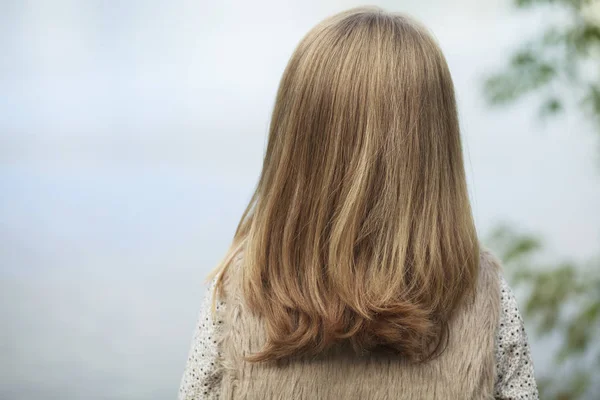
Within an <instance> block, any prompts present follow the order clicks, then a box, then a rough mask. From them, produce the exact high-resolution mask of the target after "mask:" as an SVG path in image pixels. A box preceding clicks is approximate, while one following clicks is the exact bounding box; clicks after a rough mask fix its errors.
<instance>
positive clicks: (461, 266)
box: [213, 8, 479, 361]
mask: <svg viewBox="0 0 600 400" xmlns="http://www.w3.org/2000/svg"><path fill="white" fill-rule="evenodd" d="M242 253H243V257H240V259H241V261H240V262H241V273H242V275H241V277H242V288H243V293H244V300H245V302H246V304H247V306H248V308H249V309H250V310H251V311H252V312H254V313H255V314H256V315H259V316H260V317H261V318H262V320H263V321H264V325H265V330H266V335H267V338H268V340H267V343H266V344H265V347H264V349H263V350H262V351H261V352H259V353H256V354H252V355H249V356H247V359H248V360H249V361H266V360H277V359H282V358H287V357H292V356H300V355H315V354H318V353H320V352H322V351H325V350H326V349H328V348H330V347H331V346H332V345H334V344H341V343H346V344H348V343H349V344H351V345H352V347H353V348H354V349H355V350H356V351H357V352H365V351H370V350H376V349H379V348H386V349H389V350H391V351H394V352H397V353H399V354H400V355H402V356H404V357H406V358H407V359H410V360H412V361H425V360H428V359H430V358H432V357H434V356H435V355H438V354H440V353H441V352H443V350H444V343H445V342H446V341H447V335H448V320H449V318H450V317H451V314H452V312H453V310H455V309H456V308H457V306H458V305H459V304H460V303H461V301H462V300H463V299H465V297H466V296H467V295H469V294H472V293H473V291H474V287H475V283H476V281H477V276H478V270H479V245H478V240H477V235H476V231H475V227H474V223H473V218H472V215H471V208H470V205H469V199H468V193H467V187H466V179H465V172H464V166H463V156H462V148H461V141H460V131H459V123H458V117H457V110H456V104H455V98H454V88H453V83H452V78H451V76H450V72H449V70H448V66H447V64H446V61H445V58H444V56H443V54H442V52H441V50H440V48H439V47H438V45H437V44H436V42H435V41H434V39H433V38H432V37H431V35H430V34H429V33H428V32H427V30H426V29H425V28H424V27H422V26H421V25H419V24H418V23H416V22H415V21H413V20H412V19H410V18H408V17H406V16H404V15H399V14H391V13H387V12H385V11H383V10H380V9H378V8H358V9H352V10H349V11H346V12H343V13H340V14H337V15H335V16H332V17H330V18H328V19H326V20H324V21H323V22H321V23H320V24H318V25H317V26H316V27H315V28H313V29H312V30H311V31H310V32H309V33H308V34H307V35H306V36H305V37H304V39H303V40H302V41H301V42H300V44H299V45H298V47H297V48H296V50H295V52H294V54H293V55H292V57H291V59H290V61H289V63H288V65H287V67H286V69H285V72H284V74H283V77H282V79H281V83H280V86H279V91H278V93H277V99H276V102H275V107H274V111H273V115H272V120H271V125H270V130H269V140H268V145H267V149H266V154H265V158H264V164H263V169H262V173H261V176H260V180H259V182H258V185H257V187H256V191H255V193H254V195H253V196H252V199H251V201H250V204H249V205H248V207H247V209H246V211H245V212H244V214H243V216H242V219H241V221H240V223H239V226H238V228H237V231H236V233H235V236H234V239H233V243H232V245H231V248H230V249H229V252H228V254H227V256H226V257H225V259H224V261H223V262H222V263H221V264H220V265H219V266H218V267H217V269H216V270H215V271H214V274H215V275H217V276H218V279H217V291H216V294H217V295H220V294H224V293H221V292H220V291H222V290H223V281H224V277H225V275H226V273H227V271H228V270H229V269H230V267H231V265H232V264H233V263H234V260H235V259H236V256H238V255H241V254H242ZM213 276H214V275H213Z"/></svg>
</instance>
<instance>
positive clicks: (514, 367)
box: [495, 276, 539, 400]
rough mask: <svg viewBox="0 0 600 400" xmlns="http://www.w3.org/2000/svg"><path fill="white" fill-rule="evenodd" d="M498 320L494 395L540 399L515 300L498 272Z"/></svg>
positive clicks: (521, 320)
mask: <svg viewBox="0 0 600 400" xmlns="http://www.w3.org/2000/svg"><path fill="white" fill-rule="evenodd" d="M500 300H501V302H500V303H501V307H502V309H501V310H500V322H499V324H498V331H497V333H496V385H495V397H496V399H500V400H504V399H506V400H508V399H511V400H513V399H515V400H516V399H534V400H537V399H539V394H538V389H537V385H536V383H535V378H534V374H533V362H532V360H531V353H530V351H529V343H528V340H527V333H526V332H525V326H524V324H523V319H522V318H521V314H520V313H519V308H518V306H517V300H516V298H515V295H514V293H513V292H512V290H511V289H510V287H509V286H508V283H507V282H506V280H505V279H504V277H502V276H500Z"/></svg>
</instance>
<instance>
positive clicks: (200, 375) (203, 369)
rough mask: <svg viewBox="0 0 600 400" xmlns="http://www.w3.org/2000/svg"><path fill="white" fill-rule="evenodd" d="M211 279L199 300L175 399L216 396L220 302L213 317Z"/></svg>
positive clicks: (220, 328) (213, 283) (221, 304)
mask: <svg viewBox="0 0 600 400" xmlns="http://www.w3.org/2000/svg"><path fill="white" fill-rule="evenodd" d="M214 287H215V281H214V280H213V281H212V282H211V284H210V285H209V287H208V289H207V290H206V293H205V294H204V298H203V301H202V307H201V308H200V315H199V317H198V323H197V325H196V329H195V331H194V337H193V339H192V345H191V348H190V350H189V354H188V359H187V363H186V366H185V370H184V373H183V378H182V379H181V385H180V387H179V397H178V399H179V400H204V399H218V398H219V396H218V392H219V385H220V381H221V372H220V370H219V368H218V364H217V358H218V355H219V354H218V351H219V350H218V347H217V342H216V338H217V336H218V335H219V334H220V331H221V330H222V325H223V323H222V322H223V321H222V320H220V319H219V318H220V317H219V316H220V315H222V310H223V308H224V305H223V303H221V302H218V303H217V306H216V311H217V313H216V317H215V316H213V314H212V312H211V311H212V293H213V291H214Z"/></svg>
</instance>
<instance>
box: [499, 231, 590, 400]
mask: <svg viewBox="0 0 600 400" xmlns="http://www.w3.org/2000/svg"><path fill="white" fill-rule="evenodd" d="M487 242H488V245H489V246H490V247H491V248H493V249H494V250H495V251H496V252H497V253H498V256H499V257H500V258H501V259H502V260H503V262H504V267H505V272H506V274H507V276H508V279H509V280H510V281H511V283H512V284H513V285H514V286H515V288H516V289H520V288H521V287H522V288H523V289H524V290H526V291H527V294H528V296H527V299H526V301H525V303H524V307H523V314H524V316H525V318H526V320H527V322H528V323H530V324H533V326H534V327H535V333H536V335H537V336H538V337H540V338H541V337H544V336H553V338H554V339H557V340H558V341H559V347H558V349H557V351H556V353H555V355H554V362H555V363H556V366H555V367H554V368H551V369H550V376H542V377H538V384H539V386H540V391H541V393H540V395H541V398H542V399H557V400H559V399H560V400H563V399H565V400H566V399H584V398H590V399H592V398H593V399H596V398H598V397H590V396H591V393H592V392H593V393H595V394H596V395H597V393H598V392H597V390H598V389H600V388H599V387H593V383H594V378H595V379H596V381H595V384H596V386H598V384H599V383H600V382H598V377H599V376H600V375H599V372H600V343H598V339H600V260H593V261H592V262H590V263H589V265H575V264H573V263H570V262H559V263H552V264H547V263H543V262H540V261H539V260H538V258H539V257H537V256H539V254H541V252H542V251H543V250H544V247H543V245H542V243H541V241H540V240H539V239H538V238H537V237H535V236H532V235H528V234H523V233H519V232H517V231H515V230H513V229H511V228H510V227H508V226H500V227H498V228H496V229H495V230H494V232H493V233H492V235H491V236H490V237H489V238H488V241H487ZM540 367H541V366H540ZM544 367H545V366H544ZM561 367H562V368H561ZM586 394H588V397H585V396H586Z"/></svg>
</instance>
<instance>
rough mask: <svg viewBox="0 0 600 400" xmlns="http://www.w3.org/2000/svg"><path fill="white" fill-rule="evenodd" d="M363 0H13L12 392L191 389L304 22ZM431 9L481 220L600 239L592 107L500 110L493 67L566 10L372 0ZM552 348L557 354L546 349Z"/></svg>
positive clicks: (4, 188)
mask: <svg viewBox="0 0 600 400" xmlns="http://www.w3.org/2000/svg"><path fill="white" fill-rule="evenodd" d="M360 4H362V3H361V2H355V1H342V0H338V1H331V0H330V1H324V0H319V1H316V0H315V1H275V0H273V1H264V0H260V1H241V0H239V1H235V2H233V1H204V0H195V1H180V0H178V1H154V0H152V1H149V0H145V1H141V0H140V1H99V0H94V1H92V0H87V1H80V0H70V1H68V0H54V1H41V0H40V1H12V2H11V1H0V55H1V57H0V243H1V245H0V321H1V323H2V329H0V398H1V399H7V400H13V399H30V398H35V397H37V398H44V399H65V400H69V399H81V398H85V399H166V398H174V397H175V395H176V391H177V387H178V384H179V379H180V376H181V373H182V369H183V367H184V363H185V360H186V357H187V351H188V346H189V342H190V339H191V334H192V330H193V328H194V324H195V318H196V315H197V312H198V307H199V302H200V298H201V296H202V295H203V291H204V283H203V279H204V277H205V275H206V273H207V272H208V271H209V270H210V269H211V268H212V267H213V266H214V265H215V264H216V263H217V262H218V261H219V260H220V258H221V256H222V255H223V254H224V252H225V250H226V248H227V245H228V243H229V241H230V239H231V236H232V234H233V231H234V229H235V226H236V224H237V221H238V219H239V217H240V215H241V213H242V211H243V208H244V207H245V205H246V202H247V201H248V200H249V198H250V195H251V191H252V189H253V187H254V184H255V183H256V180H257V177H258V174H259V172H260V165H261V162H262V154H263V149H264V145H265V137H266V132H267V126H268V123H269V117H270V112H271V108H272V105H273V100H274V96H275V92H276V89H277V85H278V83H279V78H280V76H281V73H282V72H283V69H284V67H285V64H286V63H287V60H288V58H289V56H290V55H291V53H292V51H293V49H294V47H295V45H296V44H297V42H298V41H299V40H300V39H301V37H302V36H303V35H304V34H305V33H306V32H307V31H308V30H309V29H310V28H311V27H312V26H313V25H314V24H316V23H317V22H319V21H320V20H321V19H323V18H324V17H326V16H328V15H330V14H332V13H335V12H338V11H342V10H344V9H346V8H349V7H352V6H356V5H360ZM371 4H377V5H380V6H383V7H385V8H387V9H389V10H393V11H404V12H407V13H409V14H412V15H413V16H415V17H417V18H419V19H421V20H422V21H423V22H425V23H426V24H427V25H428V26H429V27H430V28H431V30H432V31H433V32H434V34H435V35H436V37H437V38H438V40H439V42H440V44H441V47H442V49H443V50H444V52H445V54H446V56H447V59H448V62H449V64H450V68H451V71H452V73H453V76H454V79H455V85H456V89H457V96H458V103H459V108H460V117H461V125H462V130H463V134H464V145H465V153H466V163H467V165H466V168H467V171H468V179H469V186H470V192H471V197H472V201H473V206H474V213H475V218H476V222H477V226H478V228H479V230H480V232H481V233H482V236H484V235H485V233H487V232H489V231H490V229H491V228H492V227H493V226H495V225H496V224H497V223H499V222H502V221H507V222H511V223H513V224H515V225H516V226H518V227H520V228H523V229H524V230H527V231H531V232H535V233H540V234H543V237H544V238H545V239H546V242H547V243H548V245H549V251H548V256H549V257H550V256H551V257H570V258H574V259H577V260H585V259H586V258H588V257H591V256H593V255H594V254H597V253H598V250H599V246H598V244H599V243H600V212H599V211H598V209H599V205H600V172H599V171H600V169H599V168H598V167H599V165H600V163H599V162H598V160H599V157H598V156H597V153H598V149H599V147H600V146H599V145H598V141H597V138H596V137H594V135H593V134H592V132H591V129H590V126H588V125H586V123H585V121H584V119H583V118H582V117H581V115H580V114H579V113H578V112H576V111H573V110H572V111H571V112H569V113H567V114H566V115H565V116H564V117H561V118H560V119H557V120H550V121H548V122H546V123H543V122H540V120H538V119H536V117H535V115H536V112H537V108H536V106H537V102H536V98H535V97H529V98H527V99H525V100H524V101H523V102H520V103H518V104H517V105H515V106H512V107H510V108H504V109H494V110H490V109H489V108H488V106H487V105H486V104H485V102H484V101H483V97H482V95H481V87H482V81H483V78H484V76H485V74H486V73H488V72H491V71H493V70H496V69H498V68H500V67H501V66H502V65H503V63H504V62H505V61H506V59H507V58H508V56H509V54H510V52H511V50H513V49H514V48H515V46H516V45H517V44H518V43H520V41H521V40H523V39H525V38H527V37H530V35H532V34H535V32H538V31H539V30H540V27H541V22H542V21H543V20H544V19H547V18H550V17H551V15H545V14H544V15H541V14H539V13H535V14H518V13H516V12H515V11H514V10H512V9H511V8H510V7H509V4H508V1H503V0H487V1H482V0H460V1H452V2H449V1H443V0H426V1H423V0H420V1H417V0H412V1H409V0H396V1H374V2H371ZM533 351H534V357H535V358H536V360H538V362H539V363H541V362H542V361H543V360H544V354H543V351H541V350H540V349H539V347H536V345H535V344H534V346H533Z"/></svg>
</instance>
